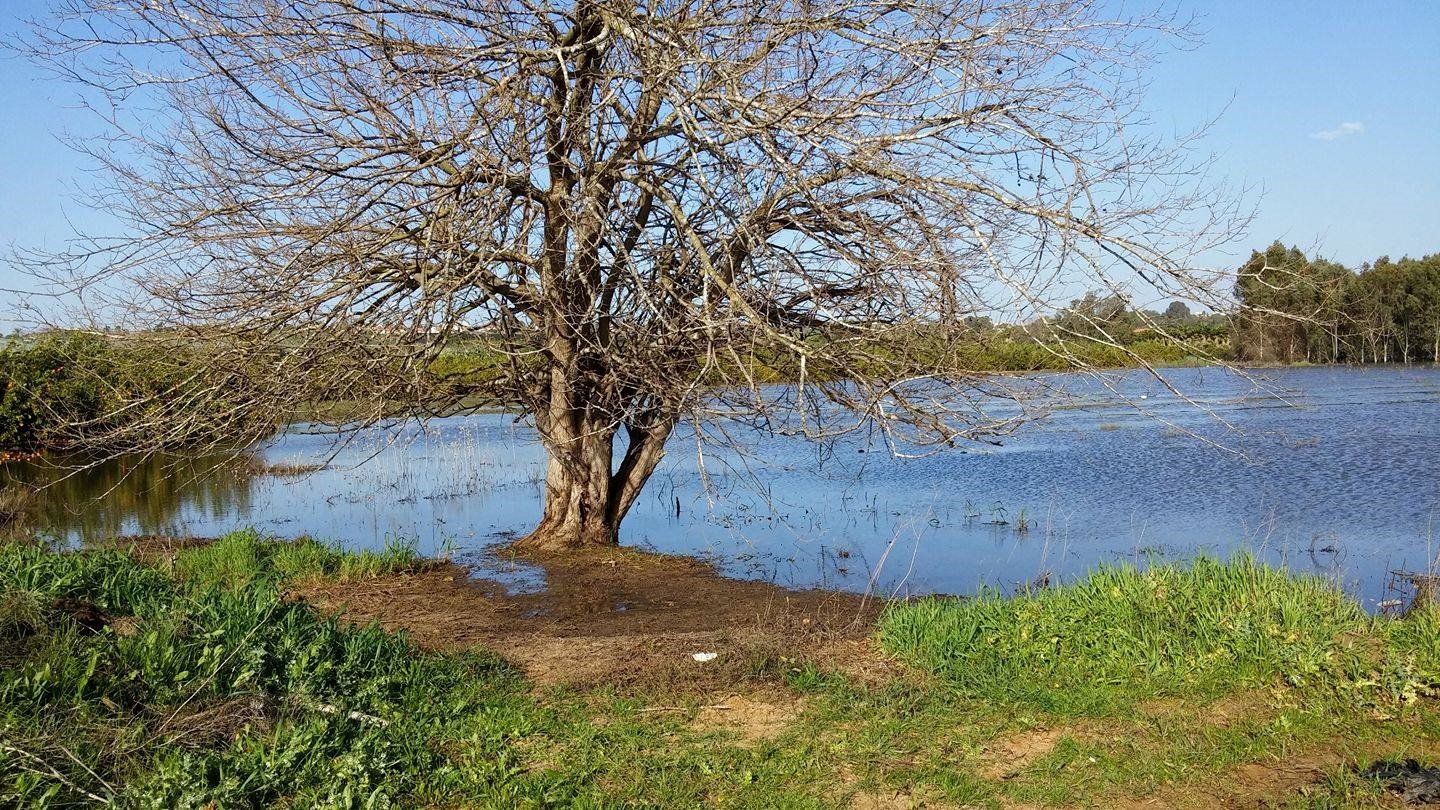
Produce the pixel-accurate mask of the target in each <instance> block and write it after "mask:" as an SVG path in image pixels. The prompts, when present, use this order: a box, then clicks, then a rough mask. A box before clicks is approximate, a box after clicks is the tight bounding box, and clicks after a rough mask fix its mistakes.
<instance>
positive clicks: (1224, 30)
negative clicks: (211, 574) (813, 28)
mask: <svg viewBox="0 0 1440 810" xmlns="http://www.w3.org/2000/svg"><path fill="white" fill-rule="evenodd" d="M46 5H47V0H0V36H3V35H6V34H10V33H13V32H15V31H17V30H19V28H20V24H19V22H18V18H20V17H24V16H33V15H36V14H41V13H43V11H44V8H45V7H46ZM1132 5H1133V3H1132ZM1178 5H1179V8H1180V10H1181V12H1182V13H1183V14H1190V13H1194V14H1196V15H1198V16H1199V17H1200V20H1199V27H1200V29H1201V30H1202V32H1203V38H1204V42H1203V44H1202V45H1201V46H1200V47H1198V48H1196V49H1194V50H1190V51H1184V52H1176V53H1170V54H1168V55H1166V56H1165V58H1164V59H1163V61H1162V62H1161V64H1160V65H1159V66H1158V67H1157V69H1156V70H1155V71H1154V72H1153V74H1152V77H1153V85H1152V88H1151V93H1150V95H1149V101H1148V105H1147V106H1148V107H1149V109H1150V111H1151V113H1152V117H1153V119H1154V121H1155V122H1156V123H1157V124H1159V125H1162V126H1167V127H1173V128H1174V129H1175V130H1176V131H1185V130H1189V129H1192V128H1194V127H1195V126H1197V125H1199V124H1201V123H1203V122H1205V121H1207V120H1209V119H1210V118H1212V117H1214V116H1216V115H1217V114H1221V113H1223V115H1222V116H1221V118H1220V120H1219V122H1218V123H1217V124H1216V125H1215V126H1214V127H1213V128H1212V129H1211V130H1210V133H1209V135H1208V137H1207V138H1206V140H1205V141H1204V147H1205V148H1206V149H1208V150H1210V151H1213V152H1214V153H1216V155H1217V156H1218V158H1219V161H1218V164H1217V167H1216V171H1217V173H1218V174H1219V175H1222V176H1224V177H1225V178H1227V179H1228V180H1229V181H1230V182H1231V183H1232V184H1234V185H1236V186H1245V185H1249V186H1253V187H1255V188H1256V190H1257V191H1258V192H1260V196H1258V216H1257V218H1256V220H1255V222H1254V225H1253V227H1252V228H1251V232H1250V233H1249V234H1248V237H1247V238H1246V239H1245V240H1243V241H1242V242H1240V243H1238V244H1237V245H1236V246H1235V247H1234V248H1233V251H1234V252H1235V254H1236V257H1232V256H1214V257H1212V259H1211V260H1212V262H1214V263H1216V264H1220V265H1225V266H1233V265H1235V264H1238V263H1239V261H1240V259H1241V258H1243V256H1244V255H1248V252H1249V250H1250V249H1251V248H1259V247H1263V246H1264V245H1266V244H1268V243H1269V242H1270V241H1272V240H1274V239H1276V238H1281V239H1283V240H1285V241H1286V242H1291V243H1296V244H1299V245H1301V246H1302V247H1305V248H1312V247H1318V248H1319V250H1320V252H1322V253H1323V254H1324V255H1326V256H1328V257H1330V258H1333V259H1337V260H1339V261H1342V262H1345V263H1347V264H1358V263H1359V262H1361V261H1363V260H1366V259H1372V258H1374V257H1376V256H1379V255H1384V254H1388V255H1391V256H1393V257H1398V256H1400V255H1404V254H1411V255H1418V254H1423V253H1433V252H1440V2H1432V1H1431V0H1370V1H1368V2H1365V3H1355V2H1354V0H1346V1H1345V2H1339V1H1337V0H1256V1H1253V2H1252V1H1249V0H1244V1H1242V0H1224V2H1195V1H1194V0H1188V1H1182V2H1180V3H1179V4H1178ZM0 111H3V112H0V244H6V243H11V242H19V243H22V244H26V245H37V244H54V243H56V242H58V241H60V240H62V239H64V238H65V236H66V235H67V234H69V233H70V232H71V230H72V225H71V223H70V222H69V221H67V215H68V216H70V217H71V218H73V220H74V221H76V222H78V223H80V224H81V225H83V224H85V223H87V222H91V223H93V222H95V221H96V220H95V218H94V216H95V215H93V214H91V213H90V212H88V211H86V210H84V209H82V208H80V207H79V206H77V205H75V204H74V203H73V202H69V201H67V195H68V194H69V193H70V191H71V189H72V187H74V186H76V185H79V186H81V187H83V185H84V183H85V182H86V175H85V171H84V168H83V164H82V162H81V160H80V159H79V158H78V157H77V156H76V155H75V154H74V153H73V152H71V151H70V150H69V149H68V148H67V147H66V146H64V145H62V144H61V143H59V142H58V141H57V138H56V135H57V133H60V132H64V131H76V132H81V133H83V132H85V131H86V130H87V129H88V128H90V127H91V126H92V124H91V123H90V119H89V117H88V116H87V115H86V114H84V113H81V112H79V111H78V110H76V109H75V108H74V92H73V90H72V89H71V88H68V87H65V86H63V85H60V84H58V83H55V82H52V81H49V80H47V79H45V78H43V77H42V76H41V75H40V74H39V72H38V71H37V70H36V69H35V68H33V67H32V66H31V65H29V64H27V63H24V62H22V61H18V60H15V59H13V58H3V59H0ZM1237 257H1238V258H1237ZM24 283H25V282H24V281H23V280H21V279H20V278H18V277H17V276H16V275H15V274H14V273H13V272H12V271H10V270H8V269H6V268H4V267H3V266H0V309H4V308H5V305H6V304H7V303H8V299H9V297H10V296H9V295H8V294H7V293H6V292H5V291H4V288H7V287H16V286H20V285H23V284H24Z"/></svg>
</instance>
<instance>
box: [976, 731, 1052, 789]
mask: <svg viewBox="0 0 1440 810" xmlns="http://www.w3.org/2000/svg"><path fill="white" fill-rule="evenodd" d="M1069 733H1070V732H1069V731H1067V730H1066V729H1059V728H1037V729H1031V730H1029V731H1022V732H1020V733H1018V734H1012V735H1010V736H1008V737H1004V738H1002V739H999V740H995V741H994V742H992V743H991V744H990V746H989V749H990V750H989V751H988V754H989V756H988V758H987V759H988V761H987V763H986V764H985V766H984V767H982V768H981V769H980V774H981V775H982V776H984V777H985V778H987V779H1009V778H1011V777H1013V776H1015V775H1016V774H1018V773H1020V772H1021V771H1023V770H1025V769H1026V768H1028V767H1030V765H1031V763H1033V762H1035V761H1036V760H1038V759H1040V758H1041V757H1043V756H1045V755H1046V754H1048V753H1050V752H1051V751H1054V750H1055V746H1056V745H1058V744H1059V742H1060V741H1061V740H1062V739H1064V738H1065V736H1066V735H1067V734H1069Z"/></svg>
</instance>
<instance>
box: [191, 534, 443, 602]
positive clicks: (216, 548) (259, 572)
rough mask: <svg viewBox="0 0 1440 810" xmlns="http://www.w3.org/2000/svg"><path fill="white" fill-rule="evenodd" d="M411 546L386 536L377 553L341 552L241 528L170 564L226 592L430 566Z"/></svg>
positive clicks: (311, 541)
mask: <svg viewBox="0 0 1440 810" xmlns="http://www.w3.org/2000/svg"><path fill="white" fill-rule="evenodd" d="M415 548H416V547H415V543H414V541H411V540H407V539H404V538H394V537H390V538H386V540H385V545H384V548H382V549H381V550H379V551H370V550H361V551H343V550H341V549H340V548H338V547H335V546H329V545H326V544H324V543H321V542H319V541H317V540H314V539H312V538H309V537H302V538H299V539H298V540H293V541H279V540H275V539H274V538H266V537H264V536H263V535H261V534H260V533H258V532H256V531H254V530H244V531H238V532H232V533H231V534H227V535H225V536H224V537H221V538H219V539H218V540H216V541H215V542H213V543H208V544H205V545H201V546H196V547H194V548H187V549H184V550H182V551H180V552H179V553H178V554H177V555H176V556H175V563H174V564H175V571H176V573H178V574H179V575H180V577H181V578H183V579H185V580H187V581H189V582H191V583H194V584H204V585H215V586H223V587H228V588H240V587H244V586H246V585H248V584H250V583H252V582H256V581H261V580H263V581H276V580H291V581H297V582H304V581H307V580H322V579H323V580H333V581H341V582H345V581H350V580H355V579H364V578H367V577H374V576H379V575H381V574H393V573H398V572H402V571H413V570H416V569H418V568H422V567H426V566H428V565H430V564H431V562H430V561H428V560H425V559H423V558H421V557H420V556H419V554H417V553H416V550H415Z"/></svg>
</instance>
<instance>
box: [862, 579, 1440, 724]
mask: <svg viewBox="0 0 1440 810" xmlns="http://www.w3.org/2000/svg"><path fill="white" fill-rule="evenodd" d="M880 636H881V639H882V641H883V643H884V645H885V646H886V648H887V649H889V650H891V651H892V652H893V653H894V654H896V655H897V656H899V657H901V658H902V659H904V660H906V661H908V662H910V663H913V664H914V665H916V666H918V667H921V668H923V669H925V670H927V671H930V672H933V673H934V674H935V675H936V676H938V677H940V678H942V679H943V680H944V681H945V682H947V683H949V684H952V685H953V686H955V687H957V688H959V689H961V690H962V691H964V692H965V693H966V694H971V695H974V696H976V697H981V698H985V699H988V700H994V701H998V702H1004V703H1016V704H1028V705H1033V706H1035V707H1037V708H1041V709H1045V710H1049V711H1057V712H1062V713H1063V712H1070V713H1106V712H1110V711H1116V710H1121V709H1124V708H1126V707H1128V706H1130V705H1132V704H1134V703H1135V702H1136V701H1139V700H1144V699H1149V698H1156V697H1165V696H1178V697H1186V698H1191V699H1213V698H1215V697H1218V696H1220V695H1223V694H1226V693H1228V692H1232V691H1235V690H1237V689H1249V688H1257V687H1263V686H1269V685H1274V684H1278V683H1283V684H1286V685H1289V686H1292V687H1296V688H1306V687H1314V688H1330V689H1334V688H1344V689H1350V690H1352V691H1354V692H1355V693H1356V697H1357V698H1359V697H1368V696H1369V695H1370V694H1371V693H1374V692H1378V691H1387V692H1388V693H1389V694H1390V695H1391V696H1403V695H1407V694H1410V695H1413V694H1415V693H1416V690H1423V689H1425V688H1428V685H1430V684H1433V683H1436V682H1440V632H1437V625H1436V620H1435V617H1434V616H1433V615H1432V614H1428V613H1427V614H1426V615H1423V616H1417V617H1415V619H1414V620H1412V621H1408V622H1405V623H1400V624H1397V623H1395V622H1392V621H1388V620H1376V619H1373V618H1371V617H1370V616H1367V615H1366V614H1365V613H1364V611H1362V610H1361V609H1360V607H1359V606H1358V605H1357V604H1355V602H1354V601H1353V600H1351V599H1350V598H1349V597H1348V596H1346V595H1345V594H1344V593H1342V592H1341V591H1340V590H1339V589H1337V588H1336V587H1334V586H1333V585H1332V584H1331V583H1329V582H1326V581H1324V580H1321V579H1318V578H1314V577H1306V576H1297V575H1294V574H1291V573H1289V572H1286V571H1282V570H1279V569H1275V568H1271V567H1268V566H1265V565H1262V564H1260V563H1258V562H1255V561H1254V560H1251V559H1248V558H1244V557H1241V558H1237V559H1235V560H1232V561H1229V562H1217V561H1214V560H1208V559H1200V560H1197V561H1196V562H1195V563H1194V564H1193V565H1189V566H1177V565H1164V566H1153V567H1150V568H1147V569H1144V570H1140V569H1137V568H1134V567H1131V566H1106V567H1101V568H1098V569H1096V570H1095V571H1093V572H1092V573H1091V574H1090V575H1089V576H1088V577H1086V578H1085V579H1083V580H1081V581H1079V582H1077V583H1075V584H1073V585H1069V586H1067V587H1063V588H1057V589H1047V590H1040V591H1036V592H1033V593H1029V594H1023V595H1018V596H1015V597H1008V598H1007V597H1004V596H1001V595H1000V594H997V593H993V592H992V593H985V594H981V595H980V596H978V597H976V598H973V599H962V600H938V599H930V600H925V601H921V602H918V603H915V604H909V605H897V606H895V607H893V608H892V609H891V610H889V611H888V612H887V613H886V615H885V616H884V617H883V618H882V620H881V622H880Z"/></svg>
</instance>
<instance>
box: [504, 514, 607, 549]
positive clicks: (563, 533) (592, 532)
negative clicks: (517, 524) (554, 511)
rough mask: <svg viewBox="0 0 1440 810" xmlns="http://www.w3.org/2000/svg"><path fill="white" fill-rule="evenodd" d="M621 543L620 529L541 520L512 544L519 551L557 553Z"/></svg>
mask: <svg viewBox="0 0 1440 810" xmlns="http://www.w3.org/2000/svg"><path fill="white" fill-rule="evenodd" d="M618 545H620V532H619V531H618V529H605V528H592V529H589V530H581V529H579V528H578V527H574V526H565V525H555V524H553V523H550V522H547V521H545V520H541V521H540V525H538V526H536V527H535V529H534V530H533V531H531V532H530V533H529V534H527V535H525V536H524V537H521V538H520V539H519V540H516V541H515V542H514V543H512V544H511V547H512V548H514V549H515V550H517V551H529V552H539V553H544V554H555V553H558V552H565V551H576V550H578V549H588V548H615V547H616V546H618Z"/></svg>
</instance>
